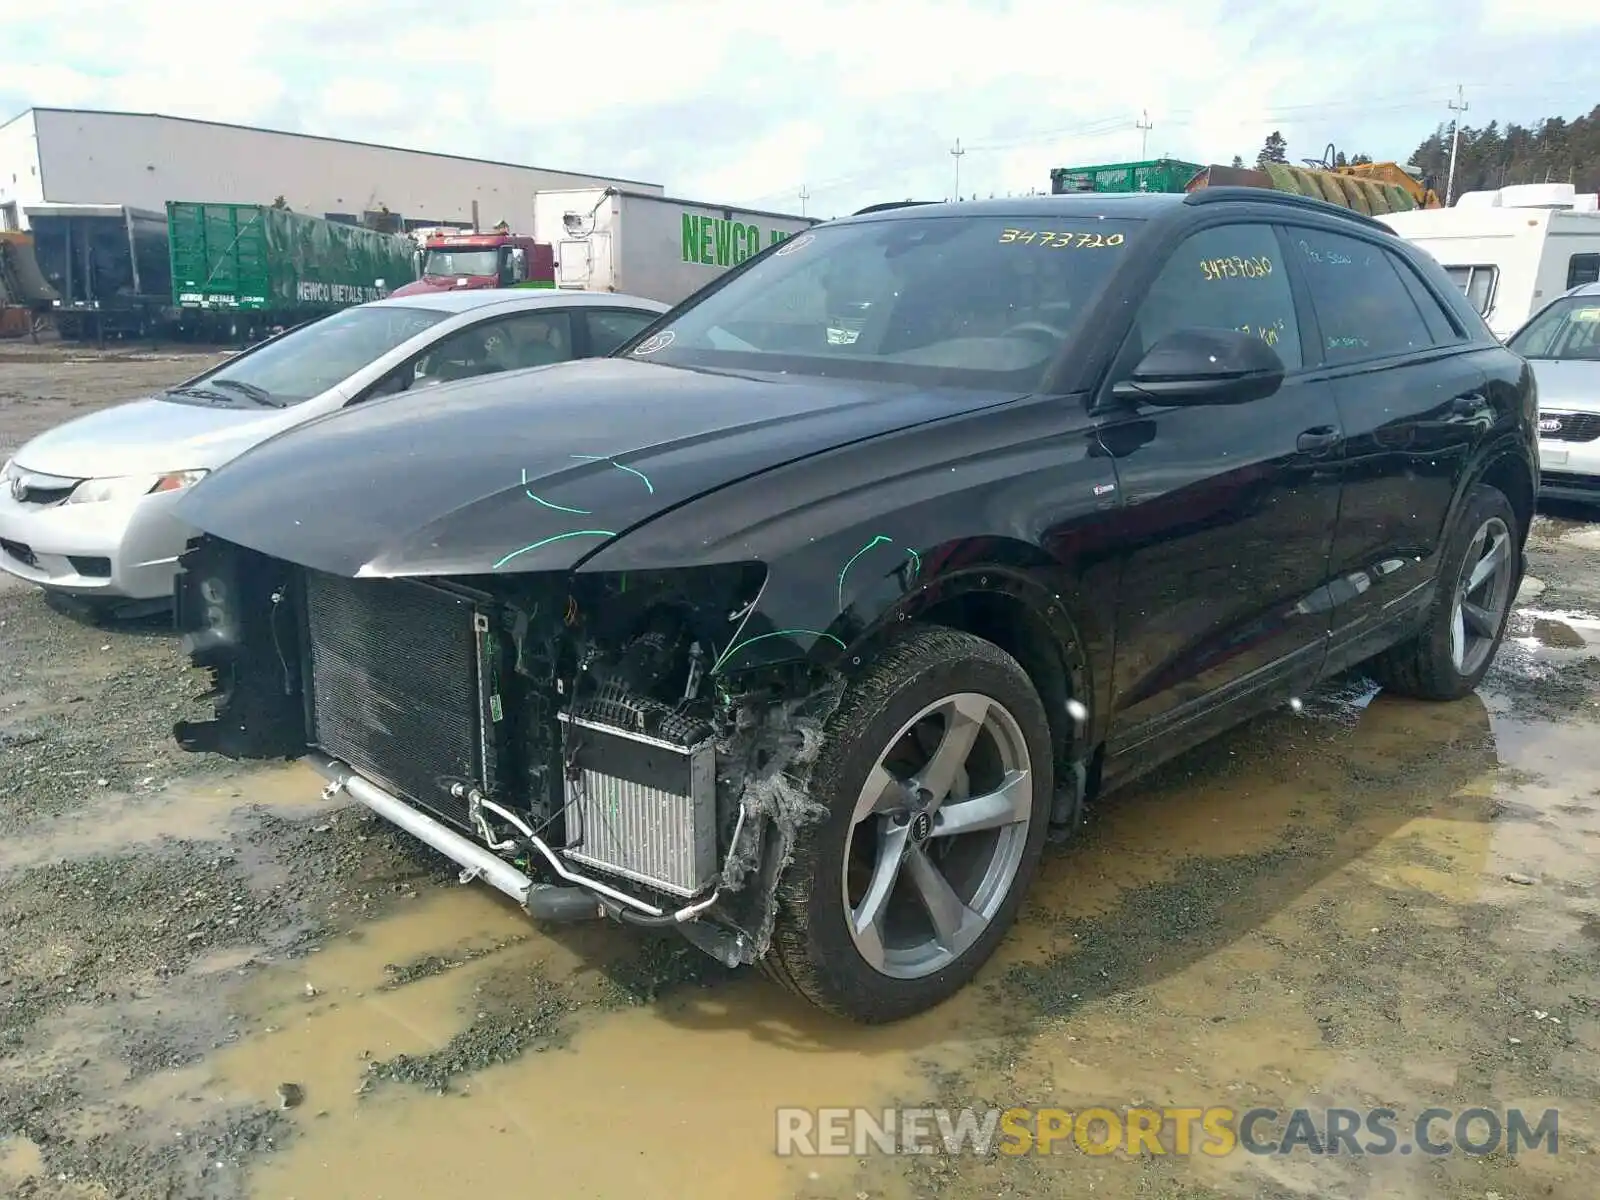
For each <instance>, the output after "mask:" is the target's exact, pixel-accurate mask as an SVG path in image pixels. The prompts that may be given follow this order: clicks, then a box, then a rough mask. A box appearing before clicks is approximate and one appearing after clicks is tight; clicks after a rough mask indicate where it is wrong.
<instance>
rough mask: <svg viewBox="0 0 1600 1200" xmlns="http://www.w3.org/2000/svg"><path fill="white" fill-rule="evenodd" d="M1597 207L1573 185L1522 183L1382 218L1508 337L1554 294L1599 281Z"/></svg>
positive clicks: (1598, 200)
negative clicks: (1436, 263)
mask: <svg viewBox="0 0 1600 1200" xmlns="http://www.w3.org/2000/svg"><path fill="white" fill-rule="evenodd" d="M1597 209H1600V197H1597V196H1596V195H1595V194H1593V193H1590V194H1587V195H1578V194H1577V193H1576V191H1575V189H1574V188H1573V187H1572V185H1571V184H1566V183H1562V184H1524V185H1519V186H1514V187H1504V188H1501V189H1500V190H1499V191H1497V192H1467V193H1465V194H1463V195H1462V196H1461V198H1460V199H1459V200H1457V201H1456V203H1455V204H1454V205H1453V206H1452V207H1450V208H1427V209H1416V210H1413V211H1411V212H1403V213H1388V214H1385V215H1382V216H1380V217H1379V218H1378V220H1380V221H1382V222H1384V223H1385V224H1386V225H1388V226H1389V228H1391V229H1393V230H1394V231H1395V232H1396V233H1398V234H1399V235H1400V236H1401V237H1403V238H1405V239H1406V240H1407V241H1408V242H1415V243H1416V244H1417V245H1418V246H1421V247H1422V248H1423V249H1424V250H1426V251H1428V253H1430V254H1432V255H1433V256H1434V257H1435V258H1436V259H1438V260H1439V261H1440V263H1442V264H1443V265H1444V268H1445V270H1446V271H1447V272H1448V273H1449V275H1450V277H1451V278H1452V279H1454V280H1455V281H1456V284H1457V285H1458V286H1459V287H1460V288H1461V290H1462V291H1463V292H1465V293H1466V294H1467V296H1468V297H1469V298H1470V299H1471V300H1472V301H1473V303H1474V304H1475V305H1476V306H1477V309H1478V311H1479V312H1481V313H1482V314H1483V316H1484V319H1485V320H1486V321H1487V322H1488V323H1489V328H1490V329H1492V330H1494V332H1495V334H1496V336H1498V337H1500V338H1501V339H1505V338H1508V337H1510V336H1511V335H1512V334H1513V333H1515V332H1516V331H1517V329H1518V328H1519V327H1520V326H1521V325H1522V323H1523V322H1524V321H1526V320H1527V319H1528V317H1529V316H1531V315H1532V314H1533V313H1534V312H1535V311H1536V310H1537V309H1539V308H1542V307H1543V306H1544V305H1545V304H1547V303H1549V302H1550V301H1551V300H1553V299H1555V297H1557V296H1560V295H1561V294H1563V293H1564V292H1566V291H1568V290H1569V289H1571V288H1574V287H1577V286H1579V285H1580V284H1585V283H1594V282H1596V281H1597V280H1600V211H1597Z"/></svg>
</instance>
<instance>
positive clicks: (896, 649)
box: [762, 626, 1055, 1024]
mask: <svg viewBox="0 0 1600 1200" xmlns="http://www.w3.org/2000/svg"><path fill="white" fill-rule="evenodd" d="M961 692H978V693H981V694H983V695H984V696H986V697H988V698H990V699H991V700H993V701H998V702H999V704H1000V705H1001V706H1003V708H1004V709H1005V710H1007V712H1008V713H1009V714H1010V716H1011V717H1012V718H1013V719H1014V721H1015V722H1016V727H1017V728H1018V729H1020V731H1021V734H1022V740H1023V741H1024V743H1025V744H1026V747H1027V753H1028V757H1029V765H1028V770H1029V774H1030V777H1031V783H1032V797H1031V799H1032V810H1031V816H1030V818H1029V826H1028V830H1027V833H1026V835H1025V837H1026V840H1025V842H1024V844H1023V848H1022V852H1021V859H1020V861H1019V862H1018V864H1017V866H1016V871H1015V874H1014V876H1013V877H1012V883H1011V886H1010V888H1009V890H1008V892H1007V893H1006V894H1005V897H1004V899H1003V901H1001V902H1000V904H999V905H998V907H997V909H996V910H995V913H994V916H993V917H992V918H991V919H990V923H989V925H988V927H987V928H986V929H985V930H984V931H983V932H982V934H981V935H980V936H978V937H977V939H976V940H975V941H974V942H973V943H972V944H971V945H970V946H968V947H967V948H966V950H965V951H964V952H962V953H961V954H959V955H958V956H957V957H956V958H955V959H954V960H953V961H951V962H950V963H949V964H948V965H946V966H944V967H942V968H940V969H938V970H937V971H935V972H934V973H931V974H927V975H924V976H922V977H921V978H895V977H892V976H890V975H887V974H883V973H880V972H879V971H878V970H876V969H875V968H874V967H873V966H872V965H871V964H870V963H868V961H867V960H866V959H865V958H864V957H863V956H862V954H861V953H860V951H859V950H858V949H857V948H856V944H855V942H854V940H853V938H852V936H851V933H850V929H849V927H848V925H847V919H848V918H847V912H846V902H845V898H844V872H845V868H846V862H845V849H846V846H847V844H848V839H849V834H850V831H851V827H852V816H853V811H854V807H855V801H856V797H857V794H858V793H859V791H860V789H861V788H862V786H863V784H864V783H865V780H866V777H867V773H868V772H869V771H871V770H872V769H873V767H874V766H875V765H876V764H877V761H878V758H879V756H880V755H882V754H884V753H885V752H886V750H887V749H888V747H889V746H890V743H891V740H892V739H894V737H895V735H896V732H897V731H899V730H900V729H901V728H902V727H903V726H905V725H906V723H907V722H908V721H911V720H912V719H913V718H914V717H916V716H917V714H918V713H919V712H920V711H922V710H923V709H924V708H926V707H927V706H928V705H930V704H933V703H935V702H936V701H939V700H941V699H943V698H944V697H947V696H951V695H954V694H956V693H961ZM825 732H826V736H825V740H824V743H823V747H824V748H823V750H822V752H821V753H820V754H819V756H818V757H817V759H816V760H815V762H814V763H813V764H812V766H811V769H810V771H809V772H808V775H807V785H808V791H809V794H810V795H811V796H812V797H813V798H815V799H816V800H819V801H821V802H822V803H823V804H825V805H826V806H827V807H828V809H829V810H830V811H829V816H828V817H827V818H826V819H825V820H823V821H821V822H819V823H818V824H815V825H812V826H808V827H806V828H804V829H803V830H802V831H801V833H800V836H799V838H798V840H797V844H796V846H795V851H794V859H793V862H791V864H790V865H789V867H788V869H787V870H786V871H785V873H784V875H783V876H782V878H781V880H780V882H779V885H778V889H777V894H776V904H777V913H776V919H775V922H774V928H773V934H772V943H771V946H770V948H769V950H768V952H767V954H766V956H765V957H764V958H763V960H762V967H763V970H764V971H765V973H766V974H767V975H768V976H770V977H771V978H773V979H775V980H776V981H778V982H779V983H781V984H783V985H784V986H786V987H788V988H790V989H791V990H793V991H795V992H797V993H798V994H799V995H801V996H803V997H805V998H806V999H807V1000H809V1001H810V1002H812V1003H813V1004H815V1005H817V1006H818V1007H820V1008H822V1009H824V1010H826V1011H828V1012H831V1013H833V1014H835V1015H838V1016H842V1017H846V1018H848V1019H851V1020H855V1021H859V1022H863V1023H867V1024H878V1023H882V1022H888V1021H896V1020H901V1019H903V1018H906V1017H910V1016H912V1015H915V1014H916V1013H919V1012H921V1011H923V1010H925V1009H928V1008H931V1007H933V1006H934V1005H936V1004H939V1003H940V1002H942V1001H944V1000H946V999H948V998H949V997H950V996H952V995H954V994H955V993H956V992H958V991H959V990H960V989H961V988H963V987H964V986H965V985H966V984H967V983H968V982H969V981H970V980H971V978H972V977H973V975H974V974H976V973H977V971H978V969H979V968H980V967H982V966H983V964H984V963H985V962H986V961H987V960H988V959H989V958H990V957H991V956H992V955H993V953H994V951H995V948H996V947H997V946H998V945H999V943H1000V941H1001V940H1002V939H1003V938H1004V936H1005V934H1006V932H1007V930H1008V929H1009V928H1010V926H1011V924H1012V923H1013V922H1014V921H1015V919H1016V914H1017V909H1018V908H1019V906H1020V905H1021V903H1022V899H1023V896H1024V895H1025V893H1026V892H1027V889H1028V886H1029V885H1030V884H1031V883H1032V881H1033V877H1034V875H1035V873H1036V871H1037V869H1038V864H1039V857H1040V853H1041V851H1042V850H1043V847H1044V843H1045V837H1046V833H1047V826H1048V824H1049V816H1050V804H1051V797H1052V795H1053V792H1054V786H1055V784H1054V778H1053V775H1054V767H1053V763H1052V756H1051V737H1050V729H1049V722H1048V720H1047V718H1046V716H1045V711H1044V705H1043V704H1042V702H1041V701H1040V699H1039V695H1038V693H1037V691H1036V690H1035V689H1034V687H1033V684H1032V683H1031V682H1030V680H1029V679H1028V676H1027V673H1026V672H1025V671H1023V669H1022V667H1021V666H1020V665H1018V663H1017V661H1016V660H1015V659H1013V658H1012V657H1011V656H1010V655H1009V654H1007V653H1005V652H1004V651H1003V650H1001V649H1000V648H999V647H998V646H996V645H994V644H993V643H991V642H987V641H984V640H983V639H981V638H978V637H974V636H972V635H971V634H967V633H961V632H958V631H956V630H952V629H946V628H942V627H937V626H911V627H909V628H908V630H907V631H906V632H905V633H904V634H903V635H902V636H900V637H898V638H897V639H896V640H895V641H893V642H892V643H890V644H889V646H888V647H887V648H886V649H885V650H884V651H883V652H882V653H881V654H880V655H879V657H878V658H877V660H876V661H874V662H872V663H871V664H870V665H869V666H868V667H867V668H866V669H865V670H864V671H863V672H862V673H861V674H860V675H859V676H858V677H857V678H856V679H855V680H853V681H852V683H851V685H850V687H849V690H848V691H847V692H846V693H845V696H844V699H843V701H842V702H841V704H840V706H839V708H838V710H837V711H836V712H835V713H834V715H833V717H832V718H831V719H830V721H829V723H828V726H827V729H826V731H825Z"/></svg>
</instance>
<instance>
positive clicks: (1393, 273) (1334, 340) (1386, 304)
mask: <svg viewBox="0 0 1600 1200" xmlns="http://www.w3.org/2000/svg"><path fill="white" fill-rule="evenodd" d="M1288 233H1289V238H1290V241H1291V242H1292V243H1293V245H1294V251H1295V257H1296V258H1297V259H1298V260H1299V262H1300V266H1301V269H1302V270H1303V271H1304V273H1305V278H1306V286H1307V288H1308V289H1309V290H1310V292H1311V304H1312V307H1313V308H1314V309H1315V310H1316V314H1317V323H1318V325H1319V326H1320V327H1321V330H1322V355H1323V361H1324V362H1326V363H1329V364H1337V363H1347V362H1361V361H1363V360H1365V359H1372V358H1385V357H1388V356H1390V355H1395V354H1407V353H1412V352H1415V351H1419V350H1428V349H1431V348H1432V347H1433V335H1432V334H1431V333H1429V332H1428V324H1427V322H1426V321H1425V320H1424V319H1423V316H1422V312H1421V310H1420V309H1418V308H1417V304H1416V301H1415V300H1413V299H1412V297H1411V291H1410V289H1409V288H1407V287H1406V284H1405V280H1403V279H1402V278H1401V277H1400V274H1399V272H1398V270H1397V268H1396V264H1395V262H1394V260H1393V258H1392V256H1391V255H1390V254H1389V253H1388V251H1386V250H1384V249H1383V247H1381V246H1377V245H1374V244H1373V243H1371V242H1367V241H1363V240H1362V239H1360V238H1353V237H1345V236H1343V235H1342V234H1337V233H1328V232H1326V231H1325V230H1321V229H1309V228H1305V227H1295V228H1292V229H1290V230H1289V231H1288Z"/></svg>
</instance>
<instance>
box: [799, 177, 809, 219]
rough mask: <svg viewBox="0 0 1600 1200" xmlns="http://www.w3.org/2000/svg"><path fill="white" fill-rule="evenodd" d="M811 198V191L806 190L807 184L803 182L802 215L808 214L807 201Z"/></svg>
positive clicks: (801, 187) (801, 186) (801, 194)
mask: <svg viewBox="0 0 1600 1200" xmlns="http://www.w3.org/2000/svg"><path fill="white" fill-rule="evenodd" d="M809 199H811V193H810V192H808V191H806V185H805V184H803V183H802V184H801V185H800V215H801V216H802V217H803V216H805V215H806V201H807V200H809Z"/></svg>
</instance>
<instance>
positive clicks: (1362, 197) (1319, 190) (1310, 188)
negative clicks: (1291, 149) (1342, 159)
mask: <svg viewBox="0 0 1600 1200" xmlns="http://www.w3.org/2000/svg"><path fill="white" fill-rule="evenodd" d="M1223 186H1227V187H1259V188H1270V189H1271V190H1273V191H1275V192H1292V193H1294V194H1296V195H1300V196H1310V197H1312V198H1313V199H1316V200H1326V201H1328V202H1329V203H1330V204H1337V205H1339V206H1340V207H1342V208H1353V209H1355V210H1356V211H1357V212H1359V213H1365V214H1366V215H1367V216H1372V217H1381V216H1383V215H1384V214H1385V213H1394V212H1410V211H1411V210H1413V209H1417V208H1443V207H1444V204H1443V202H1442V201H1441V200H1440V199H1439V194H1438V193H1437V192H1435V191H1434V190H1433V188H1432V187H1431V186H1429V183H1428V181H1427V180H1426V179H1423V178H1420V177H1419V175H1418V174H1416V173H1413V172H1412V171H1409V170H1407V169H1406V168H1405V167H1403V166H1401V165H1400V164H1399V163H1394V162H1381V163H1357V164H1355V165H1353V166H1351V165H1343V164H1339V162H1338V154H1337V153H1336V152H1335V151H1334V148H1333V147H1332V146H1331V145H1330V146H1329V147H1328V150H1327V153H1326V154H1325V155H1324V157H1323V158H1322V159H1321V160H1320V161H1317V160H1307V164H1306V166H1304V167H1292V166H1290V165H1289V164H1288V163H1266V164H1264V165H1263V166H1262V167H1259V168H1252V167H1224V166H1219V165H1213V166H1209V167H1201V168H1200V170H1199V171H1197V172H1196V173H1195V175H1194V176H1193V178H1191V179H1190V180H1189V182H1188V184H1187V185H1185V187H1184V189H1183V190H1184V191H1186V192H1193V191H1198V190H1199V189H1200V188H1203V187H1223Z"/></svg>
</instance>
